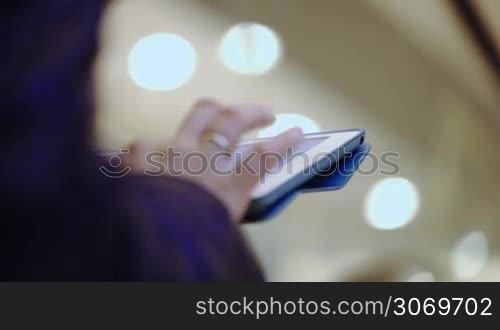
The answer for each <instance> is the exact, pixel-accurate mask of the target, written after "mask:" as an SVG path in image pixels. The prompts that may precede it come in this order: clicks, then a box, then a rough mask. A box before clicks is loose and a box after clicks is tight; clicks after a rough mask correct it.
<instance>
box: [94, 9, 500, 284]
mask: <svg viewBox="0 0 500 330" xmlns="http://www.w3.org/2000/svg"><path fill="white" fill-rule="evenodd" d="M499 22H500V1H496V0H480V1H479V0H477V1H451V0H449V1H445V0H420V1H399V0H359V1H348V0H312V1H311V0H310V1H306V0H143V1H136V0H121V1H113V2H111V4H110V6H109V8H108V10H107V13H106V16H105V19H104V21H103V24H102V38H101V49H102V51H101V52H100V55H99V58H98V62H97V63H96V68H95V70H96V78H97V81H98V117H97V130H98V143H99V146H100V147H101V148H105V149H108V148H113V149H114V148H120V147H121V146H124V145H125V144H127V143H128V142H130V141H131V140H133V139H136V138H142V139H149V140H158V141H165V140H166V139H168V138H169V137H170V136H172V135H173V133H174V132H175V130H176V129H177V126H178V124H179V122H180V120H181V119H182V117H183V116H184V115H185V114H186V112H187V111H188V110H189V107H190V106H191V105H192V103H193V102H194V101H195V100H196V99H197V98H200V97H212V98H216V99H219V100H220V101H222V102H225V103H243V102H256V103H262V104H266V105H270V106H271V107H272V108H273V109H274V111H275V112H276V113H278V119H277V122H276V123H275V124H274V125H273V126H272V127H269V128H267V129H265V130H262V131H260V132H255V134H259V135H260V136H270V135H274V134H277V133H278V132H279V131H280V130H282V129H284V128H286V127H293V126H301V127H303V128H304V130H305V131H307V132H313V131H318V130H331V129H343V128H352V127H361V128H365V129H367V132H368V135H367V136H368V137H367V140H368V142H370V143H371V144H372V145H373V149H372V153H373V155H374V156H377V157H380V156H381V155H382V154H384V153H386V152H395V153H397V154H398V155H399V157H398V158H397V160H396V163H398V165H399V172H398V173H397V174H396V173H393V174H391V175H387V174H383V173H381V170H382V169H383V167H380V165H381V164H378V165H379V166H378V167H377V161H375V163H374V159H376V158H375V157H373V158H370V159H368V160H367V161H366V162H365V163H364V164H363V167H362V168H364V169H365V170H369V169H370V168H378V170H377V171H375V172H376V173H374V174H372V175H359V174H358V175H356V176H355V177H354V178H353V179H352V181H351V182H350V183H349V185H348V186H347V187H346V188H344V189H343V190H341V191H338V192H325V193H318V194H305V195H303V196H300V197H299V198H298V199H297V200H296V201H295V202H294V203H292V204H291V205H290V207H288V208H287V209H286V210H285V211H284V212H283V213H281V214H280V215H279V216H278V217H277V218H275V219H272V220H271V221H269V222H266V223H261V224H251V225H245V226H243V229H244V231H245V234H246V235H247V236H248V239H249V240H250V241H251V243H252V246H253V249H254V251H255V253H256V255H257V257H258V258H259V260H260V261H261V263H262V264H263V267H264V270H265V273H266V274H267V277H268V279H269V280H271V281H348V280H352V281H358V280H359V281H364V280H381V281H382V280H383V281H450V280H451V281H500V239H499V237H500V189H499V188H498V187H499V185H500V175H499V174H498V173H497V169H499V168H500V153H499V151H500V150H499V149H500V147H499V141H500V106H499V104H500V93H499V91H500V90H499V86H500V84H499V82H500V80H499V70H498V68H499V64H498V52H496V53H495V51H496V50H497V49H498V46H499V43H500V24H499ZM485 36H486V38H485ZM379 161H380V159H379Z"/></svg>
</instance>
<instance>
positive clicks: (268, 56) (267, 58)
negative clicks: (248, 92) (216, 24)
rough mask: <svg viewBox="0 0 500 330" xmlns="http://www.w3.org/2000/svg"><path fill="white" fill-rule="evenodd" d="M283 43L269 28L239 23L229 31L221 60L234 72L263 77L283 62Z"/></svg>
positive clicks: (221, 49)
mask: <svg viewBox="0 0 500 330" xmlns="http://www.w3.org/2000/svg"><path fill="white" fill-rule="evenodd" d="M281 49H282V47H281V42H280V39H279V37H278V35H277V34H276V33H275V32H274V31H273V30H271V29H270V28H269V27H267V26H265V25H262V24H258V23H240V24H237V25H235V26H233V27H232V28H230V29H229V30H228V31H227V32H226V34H225V35H224V37H223V38H222V41H221V43H220V46H219V56H220V58H221V59H222V62H223V63H224V65H225V66H226V67H227V68H229V69H230V70H232V71H235V72H237V73H241V74H247V75H261V74H264V73H266V72H268V71H269V70H271V69H272V68H273V67H274V66H276V64H277V63H278V61H279V59H280V58H281Z"/></svg>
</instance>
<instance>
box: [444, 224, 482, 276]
mask: <svg viewBox="0 0 500 330" xmlns="http://www.w3.org/2000/svg"><path fill="white" fill-rule="evenodd" d="M487 261H488V240H487V238H486V236H485V235H484V233H483V232H480V231H476V232H472V233H469V234H467V235H465V236H464V237H462V238H461V239H460V240H459V241H458V242H457V243H456V244H455V246H454V247H453V249H452V250H451V270H452V271H453V273H454V274H455V276H456V277H457V278H459V279H471V278H473V277H476V276H477V275H479V273H480V272H481V271H482V269H483V268H484V266H485V265H486V263H487Z"/></svg>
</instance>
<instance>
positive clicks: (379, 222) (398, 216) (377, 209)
mask: <svg viewBox="0 0 500 330" xmlns="http://www.w3.org/2000/svg"><path fill="white" fill-rule="evenodd" d="M419 204H420V198H419V195H418V191H417V188H416V187H415V185H414V184H413V183H411V182H410V181H409V180H407V179H405V178H399V177H397V178H387V179H383V180H381V181H380V182H378V183H377V184H376V185H375V186H374V187H373V188H372V189H371V191H370V192H369V194H368V197H367V199H366V204H365V215H366V219H367V221H368V223H369V224H370V225H372V226H373V227H375V228H377V229H384V230H390V229H397V228H400V227H403V226H404V225H406V224H408V223H409V222H410V221H411V220H413V218H414V217H415V215H416V213H417V211H418V208H419Z"/></svg>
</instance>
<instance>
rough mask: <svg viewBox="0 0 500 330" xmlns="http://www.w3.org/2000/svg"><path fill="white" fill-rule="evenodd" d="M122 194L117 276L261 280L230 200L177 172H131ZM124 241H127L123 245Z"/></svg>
mask: <svg viewBox="0 0 500 330" xmlns="http://www.w3.org/2000/svg"><path fill="white" fill-rule="evenodd" d="M126 180H127V182H126V184H125V187H126V190H125V191H124V195H123V196H122V198H121V201H122V202H123V203H124V205H123V206H124V208H123V209H124V210H126V214H125V218H126V219H127V220H126V221H127V223H126V228H127V229H126V230H118V232H120V233H121V235H123V237H122V238H121V239H118V240H117V246H114V249H117V250H116V254H115V256H116V258H117V260H115V264H116V263H118V264H117V269H118V270H117V273H116V277H117V280H137V281H170V280H181V281H243V280H245V281H259V280H262V279H263V277H262V274H261V271H260V269H259V267H258V265H257V263H256V261H255V259H254V256H253V255H252V253H251V252H250V250H249V248H248V246H247V244H246V242H245V239H244V237H243V236H242V234H241V232H240V230H239V228H238V226H237V224H235V223H234V222H233V221H232V220H231V219H230V218H229V215H228V212H227V210H226V208H225V207H224V205H223V204H222V203H221V202H220V201H219V200H218V199H216V197H214V196H213V195H212V194H211V193H209V192H208V191H206V190H205V189H204V188H203V187H201V186H199V185H198V184H195V183H192V182H189V181H187V180H184V179H180V178H176V177H148V176H130V177H128V178H126ZM121 244H124V245H121Z"/></svg>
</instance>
